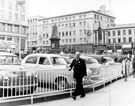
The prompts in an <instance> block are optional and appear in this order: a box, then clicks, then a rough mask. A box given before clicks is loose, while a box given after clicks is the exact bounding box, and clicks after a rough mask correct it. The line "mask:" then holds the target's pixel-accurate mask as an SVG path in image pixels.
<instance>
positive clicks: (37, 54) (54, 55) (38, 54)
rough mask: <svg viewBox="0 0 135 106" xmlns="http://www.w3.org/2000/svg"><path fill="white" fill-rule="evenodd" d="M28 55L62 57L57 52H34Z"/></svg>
mask: <svg viewBox="0 0 135 106" xmlns="http://www.w3.org/2000/svg"><path fill="white" fill-rule="evenodd" d="M28 56H47V57H62V56H60V55H58V54H46V53H34V54H29V55H28Z"/></svg>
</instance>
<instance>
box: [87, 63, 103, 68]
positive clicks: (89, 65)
mask: <svg viewBox="0 0 135 106" xmlns="http://www.w3.org/2000/svg"><path fill="white" fill-rule="evenodd" d="M86 66H87V68H99V67H101V64H86Z"/></svg>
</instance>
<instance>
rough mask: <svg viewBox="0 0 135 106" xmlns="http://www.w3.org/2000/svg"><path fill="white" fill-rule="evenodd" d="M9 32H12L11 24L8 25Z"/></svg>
mask: <svg viewBox="0 0 135 106" xmlns="http://www.w3.org/2000/svg"><path fill="white" fill-rule="evenodd" d="M7 31H8V32H12V25H11V24H8V25H7Z"/></svg>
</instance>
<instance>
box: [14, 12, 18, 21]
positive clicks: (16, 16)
mask: <svg viewBox="0 0 135 106" xmlns="http://www.w3.org/2000/svg"><path fill="white" fill-rule="evenodd" d="M15 20H16V21H17V22H18V21H19V15H18V13H15Z"/></svg>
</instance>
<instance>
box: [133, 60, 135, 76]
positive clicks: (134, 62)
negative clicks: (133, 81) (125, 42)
mask: <svg viewBox="0 0 135 106" xmlns="http://www.w3.org/2000/svg"><path fill="white" fill-rule="evenodd" d="M133 77H134V78H135V58H134V59H133Z"/></svg>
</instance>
